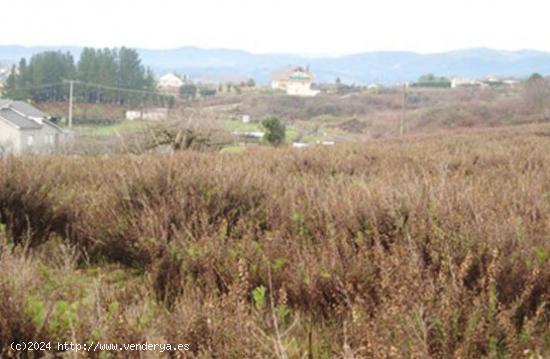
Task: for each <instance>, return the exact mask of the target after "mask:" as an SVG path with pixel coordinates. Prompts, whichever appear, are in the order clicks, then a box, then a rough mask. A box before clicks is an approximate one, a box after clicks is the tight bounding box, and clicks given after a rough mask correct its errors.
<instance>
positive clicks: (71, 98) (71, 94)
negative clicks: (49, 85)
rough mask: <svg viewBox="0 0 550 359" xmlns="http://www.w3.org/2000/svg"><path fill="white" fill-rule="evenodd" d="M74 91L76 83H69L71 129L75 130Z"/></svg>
mask: <svg viewBox="0 0 550 359" xmlns="http://www.w3.org/2000/svg"><path fill="white" fill-rule="evenodd" d="M73 89H74V81H73V80H71V81H69V128H73Z"/></svg>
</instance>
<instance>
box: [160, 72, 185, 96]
mask: <svg viewBox="0 0 550 359" xmlns="http://www.w3.org/2000/svg"><path fill="white" fill-rule="evenodd" d="M184 84H185V81H184V80H183V79H181V78H180V77H179V76H176V75H174V74H173V73H168V74H166V75H164V76H162V77H161V78H159V79H158V81H157V87H158V88H159V90H163V91H167V92H170V91H172V92H173V91H178V90H179V88H180V87H182V86H183V85H184Z"/></svg>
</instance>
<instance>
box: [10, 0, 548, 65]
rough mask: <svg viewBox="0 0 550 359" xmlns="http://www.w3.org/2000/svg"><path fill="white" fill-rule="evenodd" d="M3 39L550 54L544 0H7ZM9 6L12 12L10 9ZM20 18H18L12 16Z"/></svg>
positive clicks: (333, 51) (262, 49) (338, 51)
mask: <svg viewBox="0 0 550 359" xmlns="http://www.w3.org/2000/svg"><path fill="white" fill-rule="evenodd" d="M0 4H1V5H2V8H3V9H4V11H3V16H2V21H1V25H0V44H1V45H8V44H10V45H12V44H19V45H85V46H96V47H104V46H122V45H125V46H131V47H144V48H174V47H180V46H199V47H206V48H213V47H215V48H232V49H243V50H247V51H251V52H255V53H267V52H270V53H272V52H278V53H280V52H285V53H299V54H311V55H315V54H323V55H342V54H349V53H355V52H362V51H378V50H412V51H417V52H423V53H428V52H439V51H446V50H452V49H461V48H468V47H480V46H483V47H492V48H498V49H504V50H518V49H536V50H546V51H550V37H549V32H548V14H549V11H550V2H548V1H545V0H521V1H519V0H374V1H373V0H370V1H369V0H192V1H189V0H48V1H45V0H0ZM6 9H7V10H8V11H6ZM12 15H13V16H12Z"/></svg>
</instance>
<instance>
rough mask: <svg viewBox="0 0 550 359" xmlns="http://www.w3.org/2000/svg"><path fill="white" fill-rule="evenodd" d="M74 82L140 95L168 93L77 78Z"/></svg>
mask: <svg viewBox="0 0 550 359" xmlns="http://www.w3.org/2000/svg"><path fill="white" fill-rule="evenodd" d="M63 82H65V83H70V82H71V81H69V80H64V81H63ZM74 83H75V84H79V85H84V86H88V87H96V88H102V89H105V90H115V91H121V92H128V93H135V94H140V95H155V96H163V97H168V95H163V94H159V93H158V92H153V91H147V90H136V89H129V88H123V87H116V86H108V85H101V84H96V83H92V82H84V81H79V80H74Z"/></svg>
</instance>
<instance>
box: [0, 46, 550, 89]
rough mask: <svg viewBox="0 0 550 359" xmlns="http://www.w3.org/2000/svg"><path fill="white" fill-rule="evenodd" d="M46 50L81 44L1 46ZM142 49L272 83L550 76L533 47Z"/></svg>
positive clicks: (190, 70)
mask: <svg viewBox="0 0 550 359" xmlns="http://www.w3.org/2000/svg"><path fill="white" fill-rule="evenodd" d="M47 50H61V51H69V52H71V53H72V54H73V55H74V56H75V58H78V56H79V55H80V52H81V51H82V47H76V46H71V47H67V46H65V47H64V46H60V47H23V46H17V45H15V46H11V45H1V46H0V64H4V65H7V64H11V63H15V62H17V61H19V59H21V58H22V57H26V58H30V57H31V56H32V55H34V54H36V53H39V52H42V51H47ZM138 51H139V54H140V56H141V58H142V60H143V63H144V64H145V65H146V66H150V67H151V68H153V69H154V70H155V71H156V72H157V73H158V74H159V75H162V74H163V73H165V72H168V71H173V72H178V73H181V74H188V75H190V76H191V78H194V79H201V80H210V81H219V80H224V81H230V80H232V81H239V80H244V79H247V78H250V77H252V78H254V79H255V80H256V81H257V82H258V83H260V84H267V83H269V81H270V78H271V75H272V73H273V71H275V70H277V69H279V68H281V67H284V66H288V65H293V66H304V67H305V66H309V67H310V69H311V70H312V71H313V72H314V74H315V75H316V77H317V82H323V83H332V82H334V81H335V79H336V78H337V77H339V78H340V79H341V80H342V82H344V83H349V84H351V83H355V84H369V83H380V84H396V83H399V82H402V81H413V80H416V79H417V78H418V77H419V76H421V75H423V74H426V73H434V74H437V75H442V76H465V77H485V76H512V77H526V76H529V75H530V74H532V73H533V72H539V73H541V74H550V53H546V52H541V51H532V50H523V51H500V50H494V49H489V48H473V49H466V50H458V51H451V52H444V53H437V54H418V53H414V52H406V51H393V52H390V51H386V52H367V53H359V54H354V55H347V56H340V57H321V56H320V57H306V56H300V55H292V54H252V53H249V52H245V51H240V50H228V49H202V48H196V47H182V48H177V49H170V50H152V49H138Z"/></svg>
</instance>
